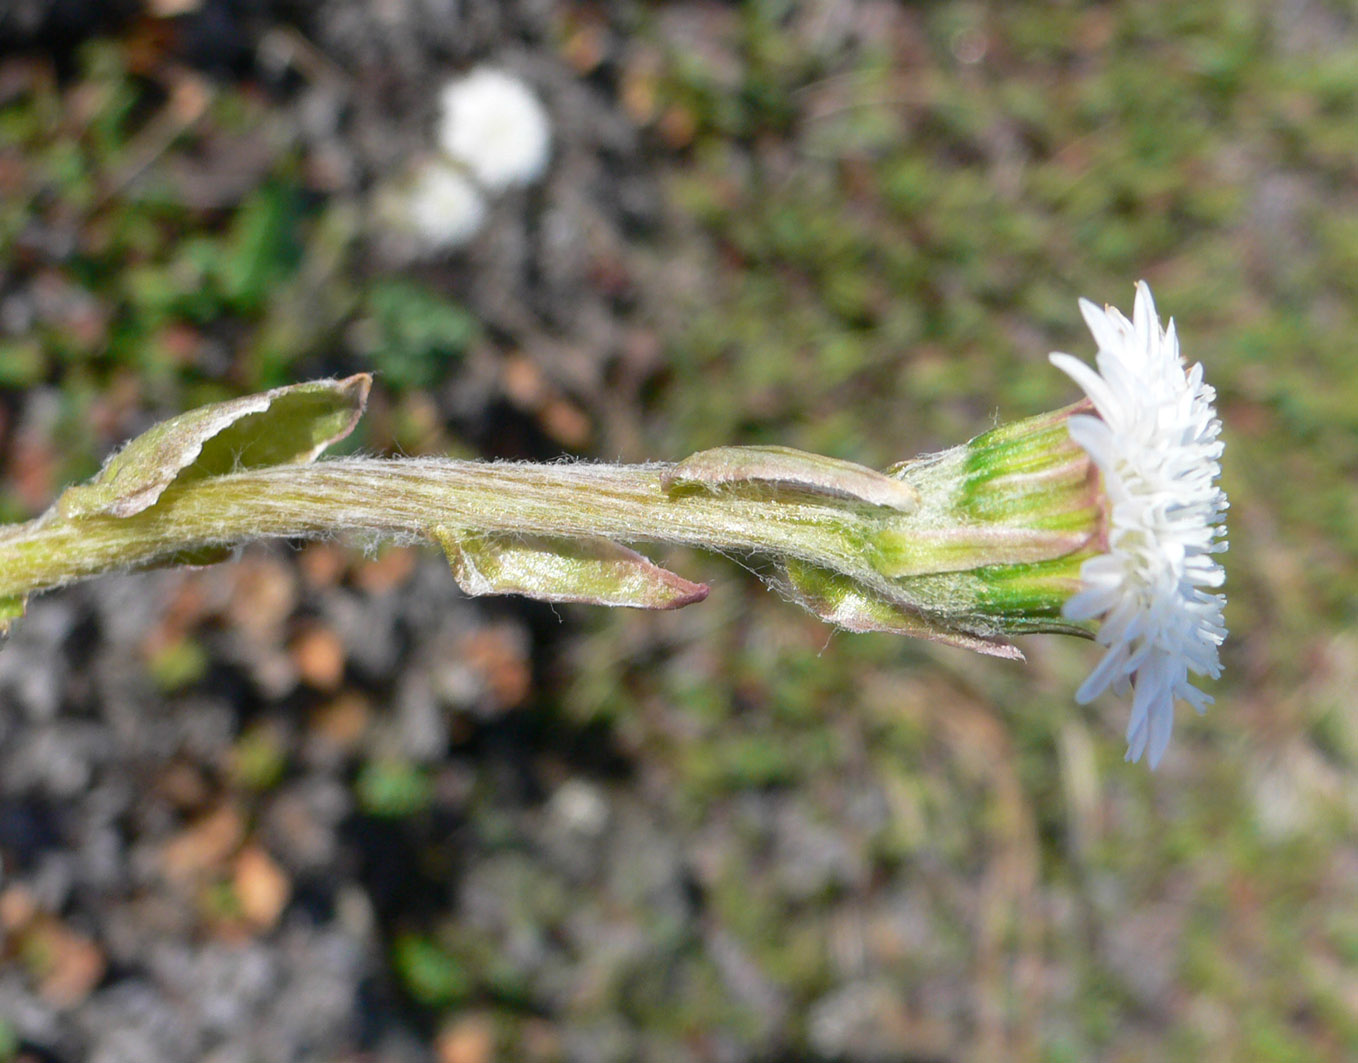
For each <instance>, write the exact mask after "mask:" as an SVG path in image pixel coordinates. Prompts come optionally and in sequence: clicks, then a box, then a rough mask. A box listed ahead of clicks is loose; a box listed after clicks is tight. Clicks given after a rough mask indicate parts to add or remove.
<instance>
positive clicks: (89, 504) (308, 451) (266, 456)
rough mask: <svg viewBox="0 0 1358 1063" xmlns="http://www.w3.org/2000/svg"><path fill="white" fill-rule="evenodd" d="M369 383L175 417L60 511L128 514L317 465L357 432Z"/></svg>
mask: <svg viewBox="0 0 1358 1063" xmlns="http://www.w3.org/2000/svg"><path fill="white" fill-rule="evenodd" d="M371 382H372V378H371V377H370V376H369V375H368V374H366V373H359V374H358V375H356V376H351V377H348V378H347V379H344V380H314V381H310V382H308V383H305V384H292V385H289V386H287V387H281V388H275V389H274V390H273V391H266V392H264V393H262V394H259V395H246V396H244V397H242V398H239V399H231V400H230V401H228V402H219V403H214V404H213V405H211V406H202V407H200V408H198V409H196V410H190V411H189V412H188V413H183V414H180V415H179V416H178V417H172V418H170V419H169V420H168V421H163V422H161V423H160V424H158V425H156V426H155V427H154V428H151V429H149V430H148V431H146V432H144V433H142V434H141V435H139V436H138V437H137V438H136V439H134V440H132V441H131V442H130V443H128V444H127V445H126V446H125V447H123V448H122V449H121V450H120V451H118V452H117V453H116V454H114V455H113V456H112V457H111V458H110V459H109V460H108V461H107V462H106V463H105V464H104V467H103V469H101V470H100V472H99V474H98V475H97V476H95V477H94V479H93V480H91V481H90V482H89V483H87V484H81V485H78V486H76V487H69V488H67V489H66V490H65V491H64V492H63V493H62V495H61V497H60V498H59V499H58V500H57V511H58V512H59V513H60V514H61V516H62V517H65V518H67V519H71V518H75V517H82V516H86V515H89V514H94V513H106V514H109V515H111V516H115V517H130V516H132V515H133V514H135V513H140V512H141V511H142V510H144V509H146V508H148V507H149V506H151V505H153V504H154V503H155V501H156V500H157V499H158V498H160V496H161V494H162V493H163V492H164V491H165V489H166V488H167V487H169V486H170V484H171V483H175V482H181V483H182V482H187V481H190V480H201V479H204V478H206V477H209V476H218V475H221V474H223V473H228V472H232V471H234V470H237V469H257V468H262V467H264V466H269V465H286V464H291V463H294V462H308V461H312V460H313V459H314V458H316V457H317V455H319V454H320V453H321V451H323V450H324V449H325V448H326V447H328V446H330V445H331V444H332V443H336V442H338V441H339V440H341V439H343V438H344V437H345V436H347V435H348V434H349V433H350V432H351V431H353V428H354V425H355V424H356V423H357V422H358V419H359V417H360V416H362V413H363V407H364V405H365V404H366V403H367V400H368V388H369V385H370V384H371Z"/></svg>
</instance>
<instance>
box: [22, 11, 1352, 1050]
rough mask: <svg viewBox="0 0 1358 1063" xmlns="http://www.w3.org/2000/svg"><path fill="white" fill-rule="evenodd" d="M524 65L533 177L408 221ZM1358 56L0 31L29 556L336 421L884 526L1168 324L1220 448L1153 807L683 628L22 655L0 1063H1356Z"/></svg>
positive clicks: (682, 566)
mask: <svg viewBox="0 0 1358 1063" xmlns="http://www.w3.org/2000/svg"><path fill="white" fill-rule="evenodd" d="M483 62H490V63H494V64H496V65H501V66H504V67H505V68H507V69H510V70H513V71H515V72H516V73H517V74H519V75H520V76H522V77H523V78H524V79H525V80H526V81H527V82H528V83H529V84H530V85H532V86H533V87H534V90H535V91H536V92H537V93H538V94H539V95H540V97H541V98H542V99H543V101H544V103H545V104H546V106H547V108H548V110H549V112H550V113H551V117H552V121H553V135H554V151H553V163H552V167H551V170H550V171H549V173H548V174H547V176H546V177H545V179H544V180H543V181H542V182H541V183H540V184H539V185H537V186H535V187H532V188H529V189H526V190H523V191H520V192H515V193H512V194H511V195H509V196H506V197H504V198H503V199H501V200H499V201H497V203H496V204H495V205H494V208H493V211H492V215H491V217H490V219H489V222H488V224H487V226H486V228H485V230H484V231H483V232H482V233H481V234H480V235H479V236H478V237H477V238H476V239H475V241H473V242H472V243H471V244H469V245H468V246H467V247H465V248H463V249H460V250H457V251H450V252H447V253H444V254H441V255H432V256H431V255H428V254H419V253H417V251H416V250H413V249H411V248H410V247H406V246H403V245H402V242H401V240H400V239H398V238H396V237H394V236H393V235H392V234H391V233H389V232H387V231H385V230H384V228H383V225H382V222H381V216H380V214H379V213H378V212H377V211H375V210H374V207H373V204H374V201H375V197H376V195H377V194H378V192H379V190H380V189H381V188H382V187H384V186H385V185H386V184H388V183H390V182H391V181H394V180H399V178H400V175H401V174H402V173H404V172H407V171H408V169H409V167H410V166H411V165H412V163H413V161H414V160H416V159H417V158H418V157H419V156H420V155H421V153H422V152H426V151H428V150H429V142H430V139H431V136H432V122H433V110H432V108H433V97H434V96H435V90H436V88H437V86H438V85H439V84H441V83H442V81H444V80H445V79H446V78H448V77H450V76H453V75H455V74H457V73H458V72H461V71H464V70H466V69H468V68H469V67H471V66H472V65H475V64H477V63H483ZM1356 206H1358V9H1355V8H1354V6H1353V5H1352V4H1349V3H1345V2H1340V0H1333V2H1324V0H1292V2H1288V3H1285V4H1278V3H1270V2H1266V0H1244V2H1236V0H1183V2H1173V3H1170V2H1154V3H1138V2H1124V3H1095V4H1075V3H1053V4H1004V3H983V2H978V0H944V2H933V3H921V4H895V3H884V2H875V0H807V2H804V3H794V2H791V0H758V2H750V3H744V4H717V3H713V2H710V0H679V2H675V3H669V4H664V5H651V4H646V3H641V2H621V0H620V2H616V3H585V2H580V3H568V2H555V3H541V2H530V0H522V2H517V0H515V2H505V3H497V2H492V0H467V2H464V3H451V2H448V3H442V2H436V0H428V2H415V0H407V2H397V3H389V4H369V3H365V2H361V0H324V2H317V3H314V4H306V3H301V2H297V0H293V2H282V0H280V2H272V0H248V2H247V0H124V2H122V3H120V4H113V5H105V4H100V3H95V2H94V0H90V2H89V3H83V2H80V0H69V2H48V0H16V2H15V3H12V4H10V5H7V7H6V8H5V10H4V11H0V472H3V484H2V487H3V495H2V496H0V506H2V507H3V514H4V516H5V517H6V518H8V519H25V518H27V517H29V516H32V515H34V514H36V513H38V512H40V511H41V510H42V509H43V508H44V507H45V506H46V505H47V504H48V503H49V502H50V500H51V499H52V498H53V497H54V495H55V493H56V492H57V491H58V490H59V488H60V487H61V486H62V485H63V484H65V483H67V482H69V481H71V480H73V479H76V478H81V477H84V476H87V475H89V474H90V473H91V472H92V471H93V470H94V469H95V468H97V466H98V463H99V461H100V460H101V459H102V457H103V456H104V455H105V454H106V453H107V452H108V451H109V450H110V449H111V448H112V447H113V446H115V445H116V444H117V443H118V442H120V441H121V440H123V439H125V438H127V437H129V436H131V435H133V434H135V433H136V432H137V431H140V430H141V429H143V428H144V427H146V426H147V425H149V424H150V423H152V422H153V421H155V420H157V419H159V418H162V417H164V416H167V415H169V414H171V413H174V412H177V411H179V410H181V409H184V408H186V407H188V406H191V405H195V404H198V403H202V402H206V401H212V400H215V399H220V398H224V397H228V396H231V395H235V394H241V393H245V392H250V391H255V390H259V389H263V388H267V387H271V386H275V385H278V384H281V383H286V382H290V381H296V380H303V379H307V378H311V377H316V376H320V375H327V374H342V373H350V372H355V371H359V370H364V369H372V370H375V371H376V372H377V374H378V389H377V393H376V395H375V398H374V402H373V404H372V406H371V408H370V412H369V414H368V416H367V417H366V418H365V420H364V422H363V424H362V425H361V426H360V429H359V432H358V435H357V438H356V439H355V440H354V441H353V444H352V445H353V446H356V447H358V448H361V449H363V450H366V451H370V452H379V453H408V454H423V453H440V454H458V455H480V456H484V457H510V458H524V457H528V458H538V459H548V458H553V457H556V456H558V455H561V454H572V455H579V456H584V457H590V458H598V459H604V460H619V459H620V460H627V461H635V460H645V459H648V458H666V459H677V458H680V457H683V456H685V455H687V454H688V453H690V452H692V451H694V450H696V449H700V448H703V447H708V446H713V445H718V444H724V443H771V442H777V443H783V444H787V445H791V446H797V447H802V448H805V449H810V450H815V451H820V452H823V453H829V454H834V455H838V456H842V457H846V458H851V459H853V460H856V461H860V462H864V463H867V464H871V465H875V466H879V467H880V466H885V465H887V464H889V463H891V462H893V461H896V460H899V459H901V458H904V457H908V456H911V455H914V454H916V453H918V452H920V451H924V450H929V449H940V448H942V447H945V446H949V445H952V444H954V443H956V442H959V441H961V440H963V439H965V438H967V437H969V436H971V435H974V434H977V433H978V432H980V431H982V430H984V429H985V428H987V427H989V426H990V425H991V424H993V423H994V422H995V421H996V419H1014V418H1017V417H1021V416H1026V415H1029V414H1032V413H1037V412H1041V411H1043V410H1046V409H1050V408H1054V407H1056V406H1058V405H1062V404H1064V403H1066V402H1068V401H1071V400H1072V399H1073V397H1074V395H1073V392H1072V389H1071V386H1070V383H1069V381H1067V380H1066V379H1065V378H1063V377H1062V376H1061V374H1058V373H1056V372H1054V371H1053V370H1051V369H1050V368H1049V367H1048V365H1047V363H1046V355H1047V353H1048V351H1050V350H1053V349H1064V350H1068V351H1071V352H1072V353H1076V354H1082V355H1089V354H1092V344H1091V341H1090V339H1089V337H1088V336H1087V335H1086V334H1085V331H1084V326H1083V324H1082V322H1081V320H1080V318H1079V315H1078V312H1077V310H1076V305H1075V301H1076V298H1077V297H1078V296H1080V295H1084V296H1088V297H1090V298H1092V299H1094V300H1096V301H1099V302H1111V303H1113V304H1115V305H1119V306H1122V307H1124V308H1128V307H1129V306H1130V302H1131V296H1132V284H1133V282H1134V281H1135V280H1136V279H1138V278H1142V277H1144V278H1146V279H1147V280H1149V281H1150V283H1151V285H1152V287H1153V288H1154V290H1155V292H1156V296H1157V300H1158V302H1159V305H1160V308H1161V311H1162V313H1163V314H1166V315H1170V314H1172V315H1173V316H1174V317H1175V319H1176V320H1177V322H1178V327H1179V330H1180V334H1181V336H1182V338H1183V343H1184V346H1185V350H1186V353H1187V355H1188V358H1189V359H1190V361H1195V360H1201V361H1202V362H1203V363H1204V364H1205V366H1206V369H1207V377H1208V379H1209V380H1210V381H1211V382H1212V383H1213V384H1215V386H1216V387H1217V389H1218V391H1219V394H1220V412H1221V416H1222V419H1223V421H1224V422H1225V426H1226V428H1225V437H1226V440H1227V452H1226V458H1225V463H1224V464H1225V474H1224V476H1225V486H1226V488H1227V490H1228V492H1229V493H1230V496H1231V501H1232V508H1231V513H1230V524H1231V535H1230V539H1231V549H1230V552H1229V554H1227V555H1226V558H1225V562H1226V565H1227V569H1228V574H1229V581H1228V588H1227V589H1228V593H1229V596H1230V604H1229V608H1228V613H1227V619H1228V621H1229V623H1230V626H1231V629H1232V637H1231V640H1230V641H1229V642H1228V644H1227V646H1226V647H1225V651H1224V664H1225V667H1226V674H1225V678H1224V679H1223V680H1222V681H1221V682H1220V683H1219V684H1216V686H1215V689H1214V690H1213V692H1214V694H1215V695H1216V697H1217V705H1216V707H1215V708H1214V709H1213V710H1212V711H1211V712H1210V713H1209V714H1208V715H1207V716H1206V717H1204V718H1201V719H1198V718H1190V716H1191V714H1190V715H1189V716H1184V717H1181V718H1180V721H1179V725H1178V733H1177V735H1176V738H1175V742H1174V745H1173V746H1172V748H1171V751H1170V753H1169V755H1168V757H1167V758H1166V761H1165V763H1164V765H1163V766H1162V767H1161V769H1160V770H1159V771H1158V772H1157V773H1156V774H1154V775H1152V774H1150V773H1148V772H1147V771H1146V770H1145V768H1144V766H1128V765H1124V764H1123V763H1122V752H1123V748H1124V747H1123V743H1122V741H1121V731H1122V728H1123V727H1124V725H1125V718H1126V712H1127V707H1126V706H1125V705H1123V704H1121V703H1119V702H1118V701H1117V700H1116V699H1111V698H1110V699H1106V700H1101V701H1100V702H1098V703H1097V704H1095V705H1093V706H1090V707H1088V708H1081V707H1078V706H1076V705H1075V704H1074V702H1073V700H1072V692H1073V691H1074V689H1075V687H1076V686H1077V685H1078V683H1079V681H1080V679H1081V678H1082V676H1083V675H1084V674H1085V672H1086V671H1087V670H1088V668H1089V667H1091V666H1092V664H1093V662H1094V660H1095V654H1096V651H1095V649H1094V648H1093V647H1091V646H1089V645H1087V644H1083V643H1080V642H1077V641H1074V640H1063V639H1057V638H1051V637H1047V638H1030V639H1027V640H1025V641H1024V645H1023V648H1024V650H1025V651H1026V652H1027V653H1028V655H1029V660H1028V661H1027V662H1026V663H1024V664H1019V665H1015V664H1012V663H1005V662H996V661H992V660H988V659H978V658H974V657H971V656H967V655H966V654H964V653H962V652H961V651H956V650H951V649H946V648H937V647H933V646H930V645H924V644H913V643H907V642H903V641H901V640H897V639H894V638H890V637H886V636H877V635H871V636H847V635H832V634H831V633H830V632H829V631H828V629H826V628H825V627H824V626H822V625H821V624H820V623H819V622H817V621H815V620H814V619H813V618H810V617H808V616H806V615H804V614H802V613H800V612H799V611H797V610H796V609H795V608H793V607H791V606H789V605H788V604H787V603H784V602H781V601H779V600H778V599H777V598H776V596H773V595H770V594H768V593H766V592H765V591H764V590H763V588H762V586H761V585H760V583H759V582H758V580H757V578H756V574H752V573H750V572H747V571H745V570H743V569H742V568H741V567H739V566H738V565H736V564H732V563H730V562H729V561H727V560H724V559H721V558H714V557H703V556H698V555H682V556H680V555H675V556H671V557H669V558H667V563H669V564H670V565H672V566H674V567H677V568H678V570H679V571H681V572H682V573H683V574H685V575H687V576H689V577H690V578H699V579H704V580H709V581H710V582H711V583H712V584H713V593H712V596H711V598H710V599H709V600H708V601H707V602H706V603H704V604H703V605H702V606H700V607H697V608H693V609H689V610H685V611H683V612H681V613H676V614H663V615H659V616H650V615H637V614H633V613H625V612H621V611H620V612H616V613H609V612H605V611H602V610H594V611H591V610H586V609H576V608H557V609H550V608H547V607H543V606H539V605H536V604H533V603H523V602H518V601H513V600H506V601H491V602H486V601H478V602H474V603H473V602H468V601H466V600H463V599H460V598H459V597H458V595H457V592H456V590H455V588H454V587H453V585H452V580H451V577H450V576H449V574H448V573H447V572H446V569H444V567H443V563H442V562H441V561H440V560H439V559H438V558H437V557H434V556H432V555H431V554H428V553H426V552H423V551H419V550H412V549H388V550H376V549H365V548H364V547H363V544H334V543H322V544H314V545H309V546H306V547H302V546H301V545H300V544H292V545H288V546H280V547H279V548H276V549H272V550H271V549H259V550H252V551H250V552H248V553H247V555H246V556H245V557H244V558H243V559H241V560H240V561H239V562H238V563H236V564H232V565H224V566H218V567H216V568H211V569H205V570H201V571H197V572H166V573H153V574H147V575H143V576H133V577H120V578H117V579H112V580H108V581H104V582H102V583H99V584H95V585H91V586H89V587H84V588H77V589H74V590H70V591H66V592H62V593H59V594H55V595H51V596H48V597H47V598H44V599H42V600H40V601H38V602H36V603H35V604H34V606H33V608H32V609H31V612H30V616H29V618H28V620H27V621H26V622H25V623H24V624H23V625H21V626H20V627H19V628H18V629H17V632H16V634H15V636H14V637H13V638H12V639H11V640H10V643H9V644H8V645H7V646H6V647H5V648H4V650H3V652H2V653H0V859H3V870H4V876H3V880H0V932H2V933H3V934H4V944H3V954H2V956H3V958H2V963H3V966H0V1060H6V1059H16V1058H24V1059H34V1060H37V1059H43V1060H46V1059H60V1060H76V1059H92V1060H104V1061H113V1060H124V1059H125V1060H136V1061H139V1063H155V1061H159V1060H167V1061H168V1060H181V1059H182V1060H187V1059H211V1060H217V1061H226V1060H232V1061H235V1060H253V1059H269V1060H290V1059H291V1060H360V1059H363V1060H383V1061H386V1060H393V1061H394V1060H405V1059H412V1060H414V1059H425V1058H431V1057H432V1058H437V1059H439V1060H441V1061H444V1063H477V1061H480V1060H490V1059H497V1058H502V1059H522V1060H580V1061H608V1060H619V1061H621V1060H633V1059H636V1060H676V1061H679V1060H730V1061H733V1063H736V1061H746V1060H748V1061H772V1060H782V1059H789V1060H791V1059H820V1060H846V1061H860V1060H863V1061H867V1060H918V1061H924V1060H957V1061H963V1060H999V1059H1015V1060H1053V1061H1063V1060H1070V1061H1075V1060H1092V1059H1099V1060H1118V1061H1124V1060H1125V1061H1131V1060H1147V1061H1149V1060H1195V1061H1196V1060H1251V1061H1269V1063H1274V1061H1277V1063H1281V1061H1299V1063H1300V1061H1307V1063H1309V1061H1315V1060H1345V1059H1353V1058H1355V1057H1358V840H1356V839H1358V832H1356V831H1355V828H1356V827H1358V775H1356V774H1355V769H1356V768H1358V717H1355V710H1354V693H1353V692H1354V690H1355V689H1358V626H1356V625H1355V603H1358V491H1355V482H1358V356H1355V353H1354V350H1353V337H1354V336H1355V334H1358V301H1356V300H1355V296H1358V210H1356V209H1355V207H1356Z"/></svg>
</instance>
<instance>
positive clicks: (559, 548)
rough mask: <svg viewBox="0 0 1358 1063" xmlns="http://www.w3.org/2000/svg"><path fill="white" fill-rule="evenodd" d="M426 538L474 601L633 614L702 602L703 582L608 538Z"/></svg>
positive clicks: (442, 532)
mask: <svg viewBox="0 0 1358 1063" xmlns="http://www.w3.org/2000/svg"><path fill="white" fill-rule="evenodd" d="M430 534H431V535H432V536H433V537H434V538H435V539H436V540H438V543H439V545H440V546H442V547H443V551H444V553H445V554H446V555H447V557H448V563H449V565H450V566H451V567H452V570H453V577H454V578H455V579H456V580H457V585H458V586H459V587H461V588H462V590H463V591H464V592H465V593H467V594H470V595H472V596H473V597H476V596H479V595H483V594H522V595H525V596H527V597H529V598H537V599H539V600H540V601H546V602H582V603H585V604H587V605H622V606H631V607H632V608H635V609H679V608H681V607H682V606H685V605H692V604H693V603H694V602H700V601H702V600H703V599H704V598H706V597H707V585H706V584H704V583H690V582H689V581H688V580H686V579H684V578H683V577H681V576H677V575H675V574H674V573H673V572H670V571H669V570H667V569H663V568H661V567H660V566H659V565H656V564H654V563H652V562H650V561H648V560H647V559H646V558H644V557H642V556H641V555H640V554H638V553H636V552H635V551H632V550H629V549H627V548H626V547H624V546H619V545H618V544H617V543H613V542H609V541H608V540H606V539H589V540H585V541H583V542H577V541H574V540H566V539H552V538H547V537H541V536H526V537H525V536H490V535H479V534H472V533H465V532H463V531H461V530H460V529H457V528H449V527H446V526H444V525H439V526H437V527H434V528H431V529H430Z"/></svg>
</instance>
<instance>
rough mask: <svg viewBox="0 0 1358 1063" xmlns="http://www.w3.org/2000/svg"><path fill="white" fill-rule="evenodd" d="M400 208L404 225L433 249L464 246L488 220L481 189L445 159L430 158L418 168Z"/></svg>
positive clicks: (429, 248) (425, 245)
mask: <svg viewBox="0 0 1358 1063" xmlns="http://www.w3.org/2000/svg"><path fill="white" fill-rule="evenodd" d="M400 208H401V214H402V215H403V217H402V218H401V221H402V223H403V225H404V227H405V228H407V229H409V230H410V231H411V232H412V233H413V234H414V235H415V237H416V238H417V239H418V240H419V241H420V243H421V244H422V245H423V246H424V247H425V248H426V249H428V250H430V251H445V250H451V249H452V248H455V247H461V246H462V245H463V244H465V243H467V242H468V241H469V240H471V238H472V237H473V236H475V235H476V234H477V232H479V231H480V229H481V226H482V224H483V223H484V222H485V220H486V200H485V197H484V196H483V195H482V194H481V192H480V190H479V189H477V187H476V185H475V184H473V183H472V181H471V179H470V178H468V177H467V175H466V174H464V173H462V172H461V171H460V170H458V169H456V168H455V167H453V166H452V165H451V164H449V163H448V162H445V161H444V160H442V159H431V160H429V161H428V162H425V163H424V164H422V165H421V166H420V167H419V168H418V169H417V170H416V171H415V173H414V175H413V177H412V178H411V181H410V184H409V186H408V188H407V189H406V191H405V193H404V195H403V197H402V199H401V204H400Z"/></svg>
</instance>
